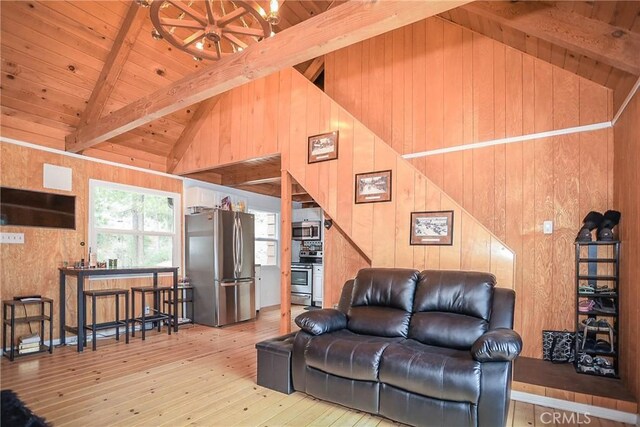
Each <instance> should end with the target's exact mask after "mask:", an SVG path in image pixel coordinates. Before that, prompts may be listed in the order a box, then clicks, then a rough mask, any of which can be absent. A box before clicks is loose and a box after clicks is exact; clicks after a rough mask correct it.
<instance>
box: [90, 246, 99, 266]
mask: <svg viewBox="0 0 640 427" xmlns="http://www.w3.org/2000/svg"><path fill="white" fill-rule="evenodd" d="M97 266H98V262H97V258H96V253H95V252H91V247H89V268H96V267H97Z"/></svg>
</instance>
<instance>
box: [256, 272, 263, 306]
mask: <svg viewBox="0 0 640 427" xmlns="http://www.w3.org/2000/svg"><path fill="white" fill-rule="evenodd" d="M261 273H262V266H261V265H260V264H256V266H255V281H256V311H260V307H261V306H260V292H261V288H262V286H261V285H262V283H261V282H262V278H261V277H260V275H261Z"/></svg>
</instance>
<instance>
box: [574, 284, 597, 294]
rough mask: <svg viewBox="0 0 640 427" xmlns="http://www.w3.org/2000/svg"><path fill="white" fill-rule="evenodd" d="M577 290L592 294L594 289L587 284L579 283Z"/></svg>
mask: <svg viewBox="0 0 640 427" xmlns="http://www.w3.org/2000/svg"><path fill="white" fill-rule="evenodd" d="M578 292H579V293H581V294H593V293H595V291H594V290H593V288H592V287H591V286H589V285H580V286H579V287H578Z"/></svg>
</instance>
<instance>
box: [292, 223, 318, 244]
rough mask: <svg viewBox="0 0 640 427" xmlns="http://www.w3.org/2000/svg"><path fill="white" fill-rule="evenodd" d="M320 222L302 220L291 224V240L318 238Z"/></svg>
mask: <svg viewBox="0 0 640 427" xmlns="http://www.w3.org/2000/svg"><path fill="white" fill-rule="evenodd" d="M321 230H322V224H321V223H320V221H302V222H294V223H293V224H292V230H291V238H292V239H293V240H320V233H321Z"/></svg>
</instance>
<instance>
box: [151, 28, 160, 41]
mask: <svg viewBox="0 0 640 427" xmlns="http://www.w3.org/2000/svg"><path fill="white" fill-rule="evenodd" d="M151 38H153V39H154V40H162V34H160V33H159V32H158V30H156V29H155V28H154V29H153V30H151Z"/></svg>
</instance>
